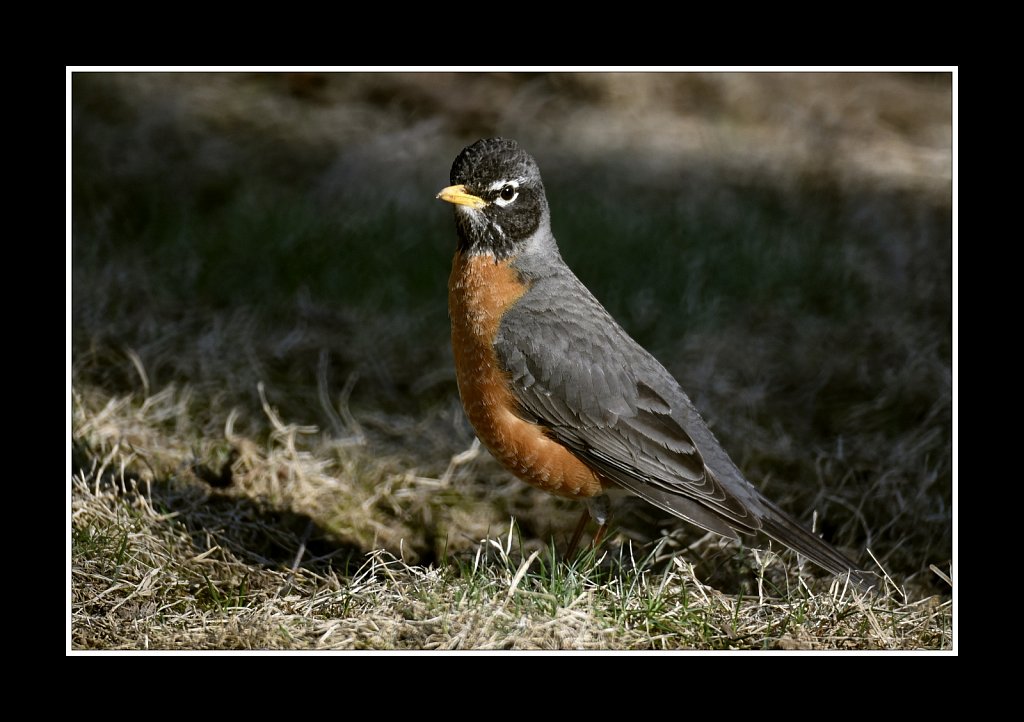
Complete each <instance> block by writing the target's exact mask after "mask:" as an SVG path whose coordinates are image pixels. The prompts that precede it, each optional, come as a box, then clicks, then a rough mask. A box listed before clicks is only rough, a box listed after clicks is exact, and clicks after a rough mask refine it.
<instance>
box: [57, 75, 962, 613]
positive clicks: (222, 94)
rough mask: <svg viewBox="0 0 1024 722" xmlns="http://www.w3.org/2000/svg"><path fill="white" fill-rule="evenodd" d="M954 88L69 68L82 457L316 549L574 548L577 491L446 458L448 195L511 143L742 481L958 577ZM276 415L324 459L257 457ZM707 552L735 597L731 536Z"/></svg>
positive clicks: (909, 560)
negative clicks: (288, 517)
mask: <svg viewBox="0 0 1024 722" xmlns="http://www.w3.org/2000/svg"><path fill="white" fill-rule="evenodd" d="M951 81H952V77H951V75H950V74H942V73H799V74H786V73H498V74H479V73H256V72H253V73H97V72H76V73H74V74H73V77H72V80H71V137H72V157H71V171H72V175H71V199H72V239H71V260H72V276H71V293H72V310H71V323H72V329H71V331H72V348H71V362H72V386H73V389H72V396H73V398H72V406H73V419H74V420H73V429H72V432H73V440H72V444H73V456H74V459H73V461H74V464H75V465H76V466H78V467H87V466H88V465H89V464H90V463H92V462H93V461H95V460H96V459H97V458H102V457H103V456H104V454H105V453H107V450H108V449H109V448H110V445H111V444H112V443H115V440H117V443H123V442H124V440H125V439H127V440H128V441H129V443H132V444H134V446H133V447H132V448H133V449H135V450H136V453H137V455H138V458H139V459H143V460H144V463H142V462H140V463H139V466H140V471H139V472H138V473H139V474H142V475H146V476H147V478H149V477H151V478H152V480H153V481H154V482H155V483H157V484H165V485H186V486H188V487H189V488H194V489H201V490H202V491H201V492H200V491H196V492H195V493H201V494H204V495H211V498H213V497H215V498H216V499H219V500H223V499H228V500H230V499H236V500H245V499H249V500H251V499H258V500H259V501H260V504H261V508H262V507H270V508H273V509H274V510H275V511H276V513H279V514H286V513H288V514H299V515H301V516H302V518H303V519H307V518H308V519H309V520H311V521H312V522H315V525H316V529H317V533H316V534H317V536H318V538H319V540H320V543H321V544H322V545H323V548H326V549H331V548H346V549H351V550H353V551H356V552H365V551H368V550H370V549H372V548H376V547H378V546H385V547H387V548H389V549H392V550H395V551H398V550H399V549H401V552H402V553H403V554H404V555H406V557H407V558H411V559H413V560H418V561H421V562H425V563H426V562H433V561H437V560H440V559H443V558H444V557H445V556H446V555H449V554H458V553H459V552H460V550H463V549H468V548H470V547H471V546H472V545H473V544H475V543H476V541H477V540H479V539H480V538H482V537H483V536H484V535H486V534H488V533H494V532H497V531H499V530H501V529H505V528H507V526H508V519H509V517H510V516H515V517H516V519H517V521H518V523H519V526H520V530H521V533H522V534H523V536H524V543H525V544H527V545H530V544H534V545H544V544H547V543H548V542H550V541H551V539H552V538H554V539H555V540H556V542H557V543H559V544H563V545H564V543H565V539H566V538H567V537H568V535H569V533H570V532H571V529H572V525H573V522H574V519H575V516H576V513H577V509H576V508H575V507H574V506H573V505H572V504H571V503H568V502H563V501H559V500H555V499H553V498H551V497H548V496H545V495H543V494H540V493H539V492H535V491H533V490H531V489H529V488H528V487H526V486H525V485H523V484H521V483H520V482H518V481H515V480H513V479H512V477H510V476H509V475H508V474H506V473H505V472H504V471H503V470H502V469H501V468H500V467H499V466H498V465H497V464H495V463H494V462H493V461H492V460H490V459H489V457H487V455H486V454H485V453H481V454H478V455H475V456H474V455H472V454H467V455H464V456H462V457H459V456H458V455H459V454H461V453H462V452H465V451H466V450H468V449H471V445H472V441H473V434H472V431H471V429H470V428H469V426H468V424H467V423H466V422H465V420H464V418H463V416H462V412H461V408H460V406H459V403H458V392H457V389H456V385H455V378H454V372H453V370H452V365H451V353H450V350H449V346H448V344H449V341H448V327H447V309H446V283H447V277H448V271H449V268H450V263H451V255H452V252H453V250H454V243H455V238H454V226H453V222H452V211H451V208H450V207H449V206H448V205H447V204H443V203H441V202H439V201H436V200H435V199H434V196H435V194H436V193H437V191H438V190H440V189H441V188H442V187H443V186H445V185H447V184H448V171H449V169H450V167H451V163H452V161H453V160H454V158H455V156H456V155H457V154H458V152H459V151H460V150H461V149H462V148H463V147H464V146H465V145H467V144H469V143H471V142H473V141H475V140H477V139H478V138H480V137H486V136H495V135H501V136H507V137H513V138H516V139H517V140H519V141H520V143H521V144H522V145H523V146H524V147H525V148H526V149H527V150H528V151H529V152H530V153H532V154H533V155H534V157H535V158H536V159H537V161H538V163H539V165H540V168H541V172H542V174H543V177H544V182H545V185H546V188H547V193H548V199H549V201H550V204H551V207H552V220H553V226H554V231H555V235H556V237H557V238H558V239H559V243H560V246H561V250H562V254H563V256H564V258H565V259H566V261H567V263H568V264H569V265H570V267H572V268H573V269H574V270H575V271H576V272H577V274H578V275H579V276H580V278H581V279H582V280H583V282H584V283H585V284H586V285H587V286H589V287H590V289H591V290H592V291H593V292H594V293H595V295H596V296H597V297H598V298H599V299H600V300H601V301H602V302H603V303H604V304H605V305H606V306H607V307H608V309H609V311H611V313H612V314H613V315H614V316H615V317H616V318H617V319H618V320H619V322H620V323H622V325H623V326H624V327H625V328H626V329H627V330H628V331H629V332H630V333H631V334H632V335H633V336H634V337H635V338H637V340H638V341H640V342H641V343H642V344H643V345H644V346H646V347H647V348H648V349H649V350H651V351H652V352H653V353H654V355H655V356H657V357H658V358H659V359H660V360H661V361H662V362H663V363H664V364H665V365H666V367H667V368H668V369H669V370H670V371H671V372H672V373H673V374H674V375H675V376H676V377H677V378H678V379H679V380H680V382H681V383H682V385H683V387H684V388H685V389H687V390H688V392H689V394H690V396H691V398H693V400H694V401H695V403H696V404H697V406H698V407H699V408H700V409H701V411H702V413H703V414H704V416H705V418H706V419H707V420H708V421H709V423H710V424H711V425H712V428H713V429H714V431H715V433H716V434H717V436H718V437H719V440H720V441H722V443H723V444H724V445H725V447H726V448H727V449H728V450H729V451H730V454H731V455H732V456H733V458H734V459H735V460H736V462H737V463H738V464H739V466H740V467H741V468H742V469H744V470H745V472H746V473H747V475H748V477H749V478H750V479H751V481H753V482H754V483H755V484H757V485H759V486H761V487H762V488H763V489H764V490H765V492H766V494H767V495H768V496H770V497H772V498H773V499H775V500H777V501H778V502H779V503H780V504H782V505H783V506H784V507H786V508H787V509H788V510H790V511H791V512H792V513H793V514H794V515H796V516H797V517H798V518H800V519H801V520H803V521H805V522H806V523H808V524H811V523H814V524H816V527H817V529H818V530H819V531H820V532H821V533H823V534H824V535H825V537H826V538H828V539H829V540H831V541H832V542H834V543H835V544H837V545H839V546H841V547H842V548H843V549H844V550H845V551H846V552H847V553H849V554H851V555H852V556H853V557H854V558H855V559H858V560H859V561H861V562H862V563H863V564H864V565H865V566H872V567H873V564H872V563H871V560H870V558H869V557H868V556H867V554H866V552H865V548H867V547H869V548H870V549H871V551H872V553H873V554H874V555H875V557H877V558H878V559H879V561H881V562H882V563H883V564H884V565H885V567H886V569H888V570H889V571H890V572H891V573H892V574H893V575H894V576H896V577H898V578H899V580H900V581H904V582H906V583H907V584H909V585H910V587H911V588H914V589H919V590H920V591H921V592H922V593H935V592H940V593H947V592H948V591H949V588H948V586H944V584H943V582H941V580H940V579H939V578H938V577H937V576H935V575H934V574H933V573H932V572H931V571H929V565H936V566H937V567H939V568H940V569H943V570H945V571H946V573H948V572H949V564H950V559H951V554H952V552H951V549H952V533H951V524H952V318H953V316H952V286H953V280H952V268H953V264H952V255H953V241H952V228H953V226H952V190H951V182H952V181H951V179H952V153H951V145H952V137H953V136H952V111H951V107H952V85H951ZM261 388H262V394H263V395H262V397H261V392H260V389H261ZM282 424H284V425H287V424H294V425H297V427H299V428H300V432H301V433H298V434H297V435H296V434H295V433H293V434H292V437H291V438H292V442H289V443H293V442H294V443H297V444H298V452H296V453H299V452H301V453H300V454H299V456H296V457H295V458H297V459H298V458H300V457H301V459H304V460H305V461H308V462H309V463H311V464H313V465H314V466H315V468H316V470H317V473H316V474H310V473H306V472H305V471H302V470H301V469H300V470H299V471H295V469H299V465H298V462H296V465H295V466H294V468H292V467H289V469H291V471H289V473H288V474H281V473H277V472H273V473H271V471H269V470H268V467H267V463H268V460H270V459H271V458H272V457H273V454H272V453H271V451H272V449H273V448H276V447H275V446H274V445H275V444H279V443H282V442H281V433H282V429H281V425H282ZM313 427H315V428H313ZM292 431H295V429H292ZM286 435H287V434H286ZM295 439H298V441H295ZM453 457H455V459H456V461H455V462H453ZM303 463H305V462H303ZM278 471H279V470H278ZM204 498H205V497H204ZM282 518H284V517H282ZM618 521H619V523H620V527H619V532H618V536H617V537H615V538H614V539H613V540H612V543H616V540H617V541H618V542H621V541H623V540H625V539H630V540H633V541H636V542H638V543H646V542H650V541H652V540H657V539H659V538H663V537H664V538H667V539H669V540H670V544H672V545H675V546H676V547H682V546H686V545H689V544H691V543H693V542H694V540H696V539H699V538H700V536H701V535H700V534H699V533H698V532H696V531H695V530H692V529H685V528H681V527H682V526H683V525H682V524H681V523H680V522H677V521H676V520H673V519H669V518H665V517H663V516H661V515H660V514H659V513H658V512H657V511H656V510H653V509H650V508H646V507H644V506H642V505H641V506H640V507H637V506H635V505H627V508H625V509H623V510H621V511H620V515H619V517H618ZM250 543H252V541H251V540H248V541H245V542H244V543H243V542H242V541H241V540H238V544H239V545H240V546H244V545H245V544H250ZM697 556H698V557H700V558H701V560H702V561H701V563H702V564H704V565H705V569H704V573H705V575H706V576H707V577H708V578H710V579H711V580H712V581H715V580H716V579H718V580H720V583H721V584H723V585H724V586H728V585H729V584H730V580H731V579H732V577H730V571H729V570H730V569H732V565H733V561H732V559H733V557H734V556H735V555H734V553H733V552H728V551H721V550H719V551H717V552H705V553H703V554H698V555H697Z"/></svg>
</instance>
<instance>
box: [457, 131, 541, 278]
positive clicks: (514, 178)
mask: <svg viewBox="0 0 1024 722" xmlns="http://www.w3.org/2000/svg"><path fill="white" fill-rule="evenodd" d="M437 197H438V198H440V199H441V200H443V201H448V202H449V203H452V204H454V205H455V225H456V228H457V229H458V234H459V250H460V251H462V252H463V253H471V254H476V253H481V254H491V255H493V256H494V257H495V258H496V259H498V260H502V259H505V258H509V257H512V256H515V255H517V254H518V253H519V251H520V250H521V249H522V247H523V246H524V245H525V244H526V243H527V242H528V241H529V240H530V239H531V238H533V237H534V236H535V235H536V234H537V232H538V231H547V230H548V229H549V227H550V215H549V212H548V202H547V199H546V198H545V196H544V184H543V183H542V182H541V179H540V169H539V168H538V167H537V162H536V161H534V159H533V158H532V157H531V156H530V154H529V153H527V152H526V151H524V150H523V149H522V148H520V147H519V144H518V143H516V142H515V141H514V140H506V139H504V138H486V139H484V140H478V141H477V142H476V143H474V144H473V145H470V146H468V147H466V148H465V149H463V151H462V152H461V153H459V156H458V157H457V158H456V159H455V162H454V163H453V164H452V173H451V185H450V186H448V187H447V188H445V189H443V190H442V191H441V192H440V193H438V194H437Z"/></svg>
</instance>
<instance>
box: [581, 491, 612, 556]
mask: <svg viewBox="0 0 1024 722" xmlns="http://www.w3.org/2000/svg"><path fill="white" fill-rule="evenodd" d="M587 511H588V512H590V516H591V517H593V519H594V521H596V522H597V531H596V532H595V533H594V540H593V541H592V542H590V546H591V548H592V549H597V545H598V544H600V543H601V539H603V538H604V533H605V532H606V531H607V530H608V520H609V519H610V518H611V516H612V505H611V502H610V501H608V495H607V494H601V496H592V497H590V498H589V499H587Z"/></svg>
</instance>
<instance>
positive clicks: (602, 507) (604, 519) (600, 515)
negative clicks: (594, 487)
mask: <svg viewBox="0 0 1024 722" xmlns="http://www.w3.org/2000/svg"><path fill="white" fill-rule="evenodd" d="M586 503H587V508H586V509H584V510H583V514H581V515H580V520H579V523H578V524H576V531H575V532H573V535H572V541H570V542H569V550H568V551H567V552H566V554H565V558H566V559H572V558H573V556H575V554H576V547H577V546H578V545H579V543H580V537H582V536H583V530H584V529H586V528H587V522H588V521H590V520H591V519H593V520H594V521H596V522H597V532H596V533H595V534H594V541H592V542H591V544H590V545H591V548H593V549H596V548H597V545H598V544H599V543H600V542H601V539H602V538H604V533H605V530H607V528H608V519H609V517H611V508H612V507H611V503H610V502H609V501H608V496H607V495H605V494H602V495H601V496H593V497H591V498H589V499H587V502H586Z"/></svg>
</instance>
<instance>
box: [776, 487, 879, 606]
mask: <svg viewBox="0 0 1024 722" xmlns="http://www.w3.org/2000/svg"><path fill="white" fill-rule="evenodd" d="M767 506H768V509H769V511H770V512H771V515H770V516H766V517H763V518H762V519H761V530H762V531H763V532H764V533H765V534H767V535H768V536H769V537H771V538H772V539H774V540H775V541H777V542H779V543H780V544H784V545H786V546H787V547H789V548H790V549H792V550H793V551H795V552H798V553H800V554H803V555H804V556H805V557H807V558H808V559H810V560H811V561H812V562H814V563H815V564H817V565H818V566H819V567H821V568H822V569H825V570H827V571H829V572H831V573H833V574H835V575H836V576H839V577H846V576H849V578H850V581H851V582H853V583H854V584H855V585H856V586H857V588H858V589H860V590H861V591H862V592H867V591H869V590H871V589H872V588H877V587H878V581H877V580H876V579H874V578H872V577H871V576H869V575H867V574H865V573H864V572H862V571H861V570H859V569H857V565H856V564H854V563H853V562H852V561H850V560H849V559H847V558H846V557H845V556H843V555H842V554H840V553H839V551H838V550H836V549H835V548H833V547H832V546H831V545H830V544H828V543H827V542H825V541H823V540H822V539H819V538H818V537H816V536H815V535H814V534H812V533H811V532H809V531H807V530H806V529H805V528H804V527H803V526H801V525H800V524H799V523H798V522H797V521H796V520H795V519H793V518H792V517H791V516H789V514H787V513H786V512H784V511H782V510H781V509H779V508H778V507H777V506H775V505H774V504H772V503H770V502H769V503H768V504H767Z"/></svg>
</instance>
